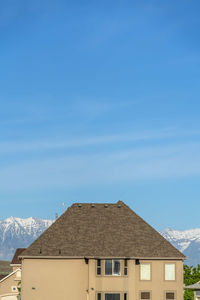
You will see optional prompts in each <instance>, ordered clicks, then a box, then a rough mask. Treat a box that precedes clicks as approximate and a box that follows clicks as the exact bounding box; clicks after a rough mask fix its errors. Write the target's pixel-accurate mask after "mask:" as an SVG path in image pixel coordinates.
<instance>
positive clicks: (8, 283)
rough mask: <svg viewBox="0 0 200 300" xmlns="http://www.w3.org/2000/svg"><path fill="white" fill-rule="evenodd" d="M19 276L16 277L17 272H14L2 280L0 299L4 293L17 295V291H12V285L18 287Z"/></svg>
mask: <svg viewBox="0 0 200 300" xmlns="http://www.w3.org/2000/svg"><path fill="white" fill-rule="evenodd" d="M18 282H19V278H17V277H16V273H13V274H12V275H11V276H9V277H7V278H5V279H4V280H3V281H1V282H0V299H1V296H4V295H16V294H18V291H17V292H12V286H13V287H17V286H18Z"/></svg>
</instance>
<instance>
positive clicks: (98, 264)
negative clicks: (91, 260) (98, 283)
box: [97, 259, 101, 275]
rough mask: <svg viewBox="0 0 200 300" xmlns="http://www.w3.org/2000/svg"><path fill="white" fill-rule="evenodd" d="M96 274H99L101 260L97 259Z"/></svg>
mask: <svg viewBox="0 0 200 300" xmlns="http://www.w3.org/2000/svg"><path fill="white" fill-rule="evenodd" d="M97 275H101V260H100V259H97Z"/></svg>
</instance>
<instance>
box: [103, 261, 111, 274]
mask: <svg viewBox="0 0 200 300" xmlns="http://www.w3.org/2000/svg"><path fill="white" fill-rule="evenodd" d="M105 274H106V275H112V260H111V259H109V260H108V259H107V260H106V262H105Z"/></svg>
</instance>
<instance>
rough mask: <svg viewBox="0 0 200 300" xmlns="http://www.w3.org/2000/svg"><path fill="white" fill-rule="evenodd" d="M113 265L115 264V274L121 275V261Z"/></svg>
mask: <svg viewBox="0 0 200 300" xmlns="http://www.w3.org/2000/svg"><path fill="white" fill-rule="evenodd" d="M113 263H114V268H113V274H114V275H120V260H114V261H113Z"/></svg>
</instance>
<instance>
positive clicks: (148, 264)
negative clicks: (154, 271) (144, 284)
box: [140, 263, 151, 281]
mask: <svg viewBox="0 0 200 300" xmlns="http://www.w3.org/2000/svg"><path fill="white" fill-rule="evenodd" d="M142 266H149V277H148V278H145V276H143V274H142ZM140 280H142V281H150V280H151V263H141V264H140Z"/></svg>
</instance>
